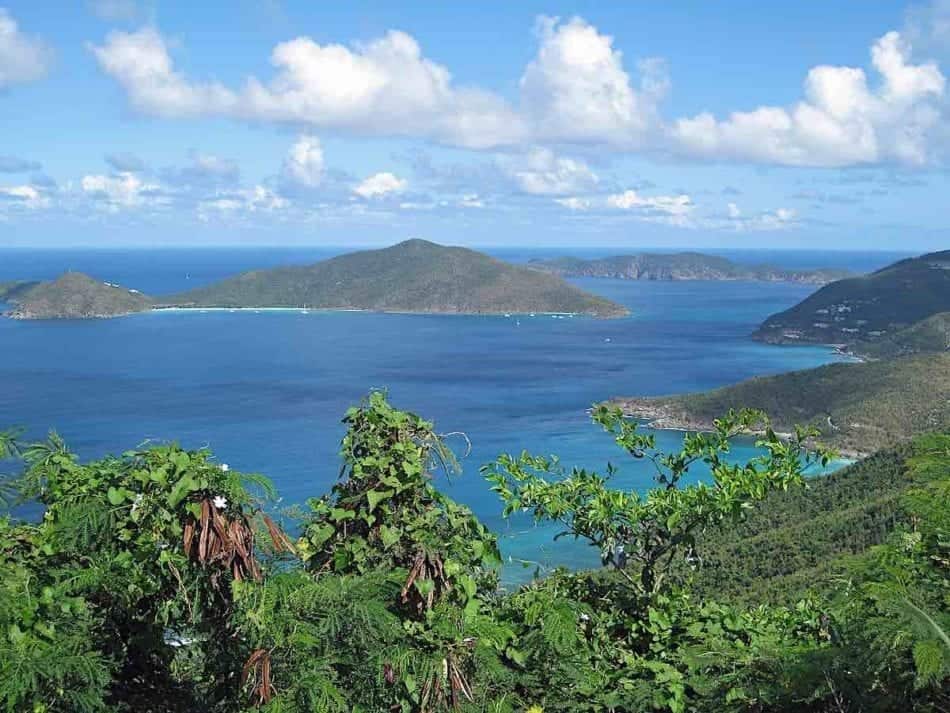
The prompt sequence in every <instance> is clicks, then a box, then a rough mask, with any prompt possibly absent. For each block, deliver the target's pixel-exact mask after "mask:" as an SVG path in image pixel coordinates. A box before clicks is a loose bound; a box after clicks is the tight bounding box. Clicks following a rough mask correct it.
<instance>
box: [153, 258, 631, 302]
mask: <svg viewBox="0 0 950 713" xmlns="http://www.w3.org/2000/svg"><path fill="white" fill-rule="evenodd" d="M161 302H162V304H165V305H173V306H180V307H301V308H310V309H357V310H369V311H377V312H425V313H439V314H504V313H529V312H545V313H572V314H585V315H591V316H594V317H619V316H622V315H625V314H627V309H626V308H625V307H623V306H622V305H619V304H616V303H614V302H611V301H610V300H606V299H603V298H602V297H597V296H596V295H592V294H590V293H588V292H584V291H583V290H581V289H579V288H577V287H574V286H573V285H570V284H568V283H567V282H565V281H564V280H563V279H561V278H560V277H558V276H556V275H548V274H544V273H542V272H538V271H536V270H531V269H528V268H526V267H520V266H516V265H511V264H509V263H506V262H502V261H501V260H497V259H495V258H493V257H490V256H488V255H485V254H484V253H480V252H476V251H475V250H469V249H468V248H460V247H446V246H443V245H437V244H436V243H431V242H429V241H427V240H407V241H404V242H401V243H399V244H397V245H394V246H392V247H389V248H383V249H381V250H363V251H360V252H354V253H348V254H346V255H340V256H339V257H334V258H331V259H329V260H323V261H322V262H318V263H316V264H314V265H307V266H303V267H278V268H273V269H269V270H255V271H252V272H245V273H243V274H240V275H237V276H236V277H232V278H229V279H226V280H223V281H221V282H218V283H215V284H213V285H209V286H207V287H201V288H198V289H195V290H191V291H189V292H185V293H182V294H179V295H172V296H170V297H167V298H163V299H162V300H161Z"/></svg>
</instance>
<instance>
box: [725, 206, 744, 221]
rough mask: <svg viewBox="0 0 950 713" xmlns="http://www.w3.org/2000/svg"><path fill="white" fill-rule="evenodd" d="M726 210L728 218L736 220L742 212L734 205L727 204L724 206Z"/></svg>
mask: <svg viewBox="0 0 950 713" xmlns="http://www.w3.org/2000/svg"><path fill="white" fill-rule="evenodd" d="M726 210H727V211H728V212H729V217H730V218H732V219H735V218H738V217H740V216H741V215H742V211H741V210H739V206H737V205H736V204H735V203H729V204H728V205H727V206H726Z"/></svg>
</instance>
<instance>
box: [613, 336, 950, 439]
mask: <svg viewBox="0 0 950 713" xmlns="http://www.w3.org/2000/svg"><path fill="white" fill-rule="evenodd" d="M613 401H614V402H615V403H617V404H618V405H620V407H621V408H622V409H623V410H624V411H625V412H626V413H627V414H629V415H630V416H634V417H637V418H642V419H646V420H649V421H650V422H651V423H652V425H653V426H655V427H657V428H674V429H689V430H707V429H709V428H710V427H711V425H712V420H713V419H714V418H717V417H718V416H720V415H722V414H723V413H725V412H726V411H728V410H729V409H731V408H735V409H738V408H742V407H750V408H759V409H762V410H764V411H765V412H766V413H768V414H769V416H770V417H771V418H772V420H773V423H774V425H775V427H776V429H777V430H779V431H785V430H789V429H791V427H792V426H793V425H794V424H796V423H800V424H805V423H814V424H815V425H817V426H818V427H819V428H821V429H822V431H823V434H822V441H823V442H824V443H826V444H828V445H830V446H833V447H835V448H838V449H840V450H841V451H842V452H843V453H845V454H864V453H870V452H872V451H874V450H877V449H878V448H881V447H885V446H890V445H894V444H897V443H899V442H901V441H902V440H905V439H907V438H911V437H913V436H915V435H917V434H920V433H924V432H927V431H932V430H940V429H950V354H927V355H917V356H906V357H901V358H898V359H893V360H889V361H880V362H868V363H864V364H830V365H827V366H822V367H818V368H816V369H806V370H803V371H793V372H789V373H787V374H779V375H777V376H768V377H757V378H753V379H749V380H748V381H743V382H741V383H739V384H735V385H734V386H727V387H724V388H720V389H715V390H713V391H708V392H704V393H697V394H685V395H680V396H668V397H652V398H617V399H613Z"/></svg>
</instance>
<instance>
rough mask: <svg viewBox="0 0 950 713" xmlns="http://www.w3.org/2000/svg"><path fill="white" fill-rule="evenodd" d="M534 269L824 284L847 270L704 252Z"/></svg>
mask: <svg viewBox="0 0 950 713" xmlns="http://www.w3.org/2000/svg"><path fill="white" fill-rule="evenodd" d="M529 264H530V266H531V267H532V268H534V269H536V270H543V271H545V272H551V273H554V274H556V275H562V276H564V277H611V278H615V279H621V280H756V281H765V282H801V283H806V284H814V285H823V284H826V283H828V282H831V281H832V280H840V279H841V278H843V277H847V276H848V275H849V274H850V273H848V272H847V271H846V270H829V269H819V270H786V269H783V268H778V267H774V266H772V265H741V264H739V263H735V262H733V261H731V260H728V259H726V258H724V257H720V256H718V255H705V254H703V253H694V252H684V253H671V254H661V253H640V254H637V255H616V256H613V257H605V258H600V259H594V260H583V259H581V258H575V257H561V258H554V259H552V260H532V261H531V262H530V263H529Z"/></svg>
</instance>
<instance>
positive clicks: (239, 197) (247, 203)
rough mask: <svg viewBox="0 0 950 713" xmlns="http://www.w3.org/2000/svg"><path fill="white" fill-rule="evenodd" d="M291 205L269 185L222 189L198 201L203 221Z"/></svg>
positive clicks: (267, 211) (269, 210) (271, 210)
mask: <svg viewBox="0 0 950 713" xmlns="http://www.w3.org/2000/svg"><path fill="white" fill-rule="evenodd" d="M289 205H290V203H289V201H288V200H287V199H286V198H283V197H282V196H280V195H278V194H277V193H275V192H274V191H273V190H272V189H270V188H268V187H267V186H261V185H256V186H253V187H252V188H238V189H234V190H229V191H221V192H219V193H217V194H216V195H215V196H213V197H211V198H208V199H206V200H202V201H200V202H199V203H198V217H199V219H200V220H202V221H208V220H211V219H212V218H214V217H236V216H238V215H242V214H245V213H258V212H264V213H274V212H276V211H280V210H283V209H285V208H287V207H288V206H289Z"/></svg>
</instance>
